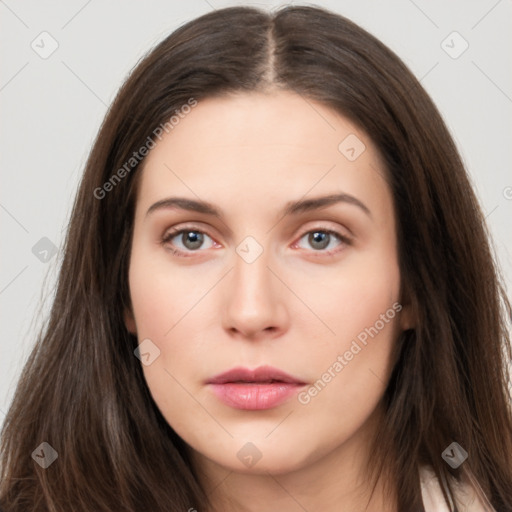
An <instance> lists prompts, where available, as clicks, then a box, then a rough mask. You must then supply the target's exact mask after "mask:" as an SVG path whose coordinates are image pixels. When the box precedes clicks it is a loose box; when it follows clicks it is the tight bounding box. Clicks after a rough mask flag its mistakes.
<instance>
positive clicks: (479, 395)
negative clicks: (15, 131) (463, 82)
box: [0, 7, 512, 512]
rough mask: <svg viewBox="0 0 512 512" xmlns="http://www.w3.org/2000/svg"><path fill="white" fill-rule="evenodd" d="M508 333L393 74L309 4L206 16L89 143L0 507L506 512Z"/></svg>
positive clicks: (511, 458) (450, 165) (391, 58)
mask: <svg viewBox="0 0 512 512" xmlns="http://www.w3.org/2000/svg"><path fill="white" fill-rule="evenodd" d="M507 315H508V316H509V315H510V306H509V304H508V303H507V300H506V297H505V294H504V293H503V291H502V288H501V285H500V282H499V280H498V273H497V270H496V268H495V264H494V263H493V258H492V254H491V252H490V250H489V244H488V240H487V232H486V229H485V226H484V221H483V216H482V214H481V211H480V209H479V206H478V203H477V201H476V198H475V195H474V193H473V191H472V189H471V187H470V184H469V182H468V178H467V175H466V173H465V171H464V168H463V165H462V163H461V160H460V158H459V156H458V154H457V151H456V149H455V146H454V144H453V142H452V139H451V138H450V135H449V133H448V131H447V129H446V127H445V125H444V123H443V121H442V119H441V117H440V115H439V113H438V112H437V110H436V108H435V106H434V105H433V104H432V102H431V100H430V99H429V98H428V96H427V95H426V93H425V91H424V90H423V89H422V87H421V86H420V84H419V83H418V81H417V80H416V79H415V78H414V77H413V76H412V74H411V73H410V72H409V71H408V70H407V69H406V67H405V66H404V64H403V63H402V62H401V61H400V60H399V59H398V57H397V56H396V55H394V54H393V53H392V52H391V51H390V50H389V49H387V48H386V47H385V46H384V45H383V44H382V43H380V42H379V41H378V40H376V39H375V38H374V37H372V36H371V35H369V34H368V33H366V32H365V31H364V30H362V29H361V28H359V27H357V26H356V25H354V24H353V23H351V22H350V21H348V20H346V19H345V18H343V17H341V16H338V15H335V14H332V13H330V12H328V11H326V10H322V9H319V8H313V7H286V8H282V9H281V10H279V11H277V12H276V13H274V14H269V13H266V12H263V11H259V10H256V9H252V8H242V7H238V8H230V9H223V10H218V11H216V12H214V13H211V14H208V15H206V16H202V17H201V18H198V19H196V20H194V21H192V22H190V23H188V24H187V25H185V26H183V27H181V28H180V29H178V30H177V31H176V32H174V33H173V34H172V35H171V36H169V37H168V38H167V39H166V40H164V41H163V42H162V43H161V44H160V45H158V46H157V47H156V48H155V49H154V50H153V51H152V52H151V53H150V54H149V55H148V56H147V57H146V58H145V59H144V60H143V61H142V62H141V63H140V64H139V65H138V66H137V67H136V69H135V70H134V71H133V73H132V74H131V76H130V77H129V78H128V80H127V82H126V83H125V84H124V86H123V87H122V89H121V91H120V92H119V94H118V96H117V98H116V100H115V101H114V104H113V106H112V108H111V109H110V111H109V113H108V115H107V117H106V119H105V122H104V124H103V126H102V128H101V130H100V133H99V135H98V138H97V140H96V143H95V145H94V147H93V150H92V152H91V155H90V158H89V161H88V163H87V168H86V170H85V173H84V177H83V180H82V183H81V186H80V190H79V192H78V196H77V199H76V202H75V206H74V211H73V214H72V219H71V222H70V226H69V232H68V237H67V241H66V249H65V257H64V261H63V265H62V269H61V271H60V278H59V284H58V289H57V293H56V296H55V302H54V306H53V309H52V313H51V317H50V321H49V324H48V326H47V328H46V330H45V332H44V333H43V334H42V336H41V337H40V339H39V340H38V343H37V345H36V348H35V349H34V351H33V353H32V355H31V357H30V358H29V361H28V362H27V364H26V367H25V369H24V373H23V375H22V378H21V380H20V382H19V385H18V388H17V391H16V394H15V397H14V401H13V403H12V405H11V407H10V410H9V413H8V415H7V418H6V420H5V426H4V429H3V432H2V482H1V484H0V504H1V506H2V507H3V509H4V510H5V511H6V512H11V511H21V510H23V511H27V510H84V511H85V510H94V511H107V510H123V511H138V510H154V511H157V510H176V511H178V510H188V511H193V510H197V511H208V512H210V511H231V510H248V511H253V510H258V511H259V510H280V511H292V510H324V511H331V510H336V511H339V510H347V511H348V510H350V511H358V510H361V511H363V510H366V511H367V512H374V511H379V512H384V511H386V512H387V511H389V512H391V511H395V512H396V511H404V512H405V511H407V512H410V511H433V510H436V511H441V510H479V511H480V510H493V509H494V510H496V511H499V512H502V511H508V510H512V485H511V484H512V415H511V407H510V398H511V397H510V394H509V390H508V385H509V383H510V379H509V375H508V367H507V361H510V358H511V350H510V344H509V338H508V334H507V324H506V322H507ZM30 455H31V458H30V457H29V456H30Z"/></svg>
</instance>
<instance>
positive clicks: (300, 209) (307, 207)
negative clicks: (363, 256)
mask: <svg viewBox="0 0 512 512" xmlns="http://www.w3.org/2000/svg"><path fill="white" fill-rule="evenodd" d="M337 203H346V204H350V205H353V206H356V207H358V208H359V209H361V210H362V211H363V212H364V213H366V215H368V216H369V217H371V216H372V214H371V211H370V209H369V208H368V207H367V206H366V205H365V204H364V203H362V202H361V201H360V200H359V199H357V198H356V197H354V196H352V195H350V194H345V193H341V194H331V195H328V196H322V197H316V198H313V199H300V200H299V201H290V202H288V203H286V205H285V207H284V209H283V212H282V216H283V217H285V216H287V215H298V214H301V213H306V212H310V211H314V210H320V209H321V208H327V207H328V206H332V205H334V204H337ZM171 208H178V209H180V210H187V211H192V212H196V213H203V214H206V215H212V216H214V217H217V218H219V219H222V215H221V213H220V211H219V210H218V209H217V208H216V207H215V206H214V205H212V204H211V203H209V202H207V201H201V200H196V199H187V198H184V197H168V198H165V199H162V200H160V201H157V202H156V203H154V204H152V205H151V206H150V207H149V209H148V211H147V212H146V216H148V215H149V214H150V213H152V212H154V211H156V210H161V209H171Z"/></svg>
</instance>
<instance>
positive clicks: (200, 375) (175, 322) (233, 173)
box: [126, 92, 408, 474]
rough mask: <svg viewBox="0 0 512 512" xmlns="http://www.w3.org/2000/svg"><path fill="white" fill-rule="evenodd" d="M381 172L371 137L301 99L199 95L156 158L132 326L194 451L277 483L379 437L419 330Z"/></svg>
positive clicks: (136, 255)
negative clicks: (404, 294) (384, 407)
mask: <svg viewBox="0 0 512 512" xmlns="http://www.w3.org/2000/svg"><path fill="white" fill-rule="evenodd" d="M384 174H385V172H384V168H383V165H382V163H381V161H380V159H379V155H378V154H377V152H376V149H375V147H374V145H373V144H372V141H371V140H369V138H368V137H367V136H366V135H365V133H363V132H361V131H360V130H359V129H357V128H356V127H355V126H354V125H353V124H351V123H350V122H349V121H348V120H347V119H345V118H343V117H341V116H339V115H338V114H336V113H335V112H334V111H333V110H331V109H329V108H327V107H325V106H323V105H321V104H318V103H316V102H314V101H311V100H307V101H306V100H305V99H304V98H302V97H301V96H299V95H295V94H293V93H291V92H276V93H272V94H270V95H264V94H260V93H251V94H240V95H236V96H230V97H226V98H215V99H207V100H203V101H200V102H199V103H198V105H197V106H196V107H195V108H193V109H191V112H190V113H188V114H187V115H186V116H183V118H182V119H180V121H179V123H178V124H177V125H175V126H174V129H173V130H172V131H170V133H169V134H168V135H166V136H165V137H164V138H162V140H161V141H159V142H157V144H156V147H154V149H152V150H151V152H150V154H149V155H148V157H147V158H146V161H145V165H144V170H143V174H142V180H141V182H140V188H139V191H138V198H137V207H136V213H135V227H134V235H133V245H132V249H131V251H132V252H131V263H130V270H129V284H130V293H131V301H132V306H133V310H132V312H127V313H126V324H127V327H128V328H129V329H130V330H131V331H132V332H134V333H136V334H137V336H138V340H139V343H141V346H140V353H141V354H142V355H141V359H142V362H143V370H144V375H145V378H146V381H147V384H148V386H149V389H150V391H151V394H152V396H153V398H154V400H155V402H156V404H157V406H158V407H159V409H160V411H161V412H162V414H163V416H164V417H165V418H166V420H167V421H168V423H169V425H170V426H171V427H172V428H173V429H174V430H175V431H176V432H177V433H178V434H179V436H181V438H183V439H184V440H185V441H186V443H187V444H188V445H189V446H190V447H191V448H192V449H193V453H194V454H195V455H196V456H197V457H199V458H203V460H204V461H206V460H207V459H208V460H209V461H210V463H214V464H217V465H220V466H223V467H225V468H227V469H230V470H234V471H241V472H264V471H269V472H272V473H274V474H277V473H284V472H288V471H292V470H295V469H299V468H302V467H305V466H306V465H307V464H311V463H313V462H315V461H317V460H319V459H321V458H322V457H324V456H326V455H328V454H330V453H332V452H333V451H335V450H338V449H342V448H343V446H346V445H348V444H349V442H351V440H354V439H358V438H362V437H361V436H363V434H364V435H367V434H368V435H369V431H370V430H369V428H368V426H369V425H373V422H371V421H370V420H371V419H372V418H374V417H375V415H374V414H372V413H374V412H376V411H377V410H378V409H377V405H378V403H379V401H380V399H381V397H382V395H383V392H384V390H385V387H386V383H387V381H388V377H389V374H390V370H391V363H392V361H391V351H392V347H393V344H394V342H395V340H396V338H397V335H398V334H399V332H400V331H402V330H403V329H405V328H407V327H408V318H407V315H408V312H407V308H406V307H405V306H404V307H403V306H402V304H400V296H399V290H400V274H399V267H398V261H397V247H396V246H397V241H396V235H395V219H394V215H393V205H392V196H391V193H390V190H389V188H388V185H387V184H386V182H385V180H384ZM182 231H183V232H182ZM262 367H266V368H262ZM269 367H270V368H269ZM232 369H237V370H244V369H245V373H244V372H243V371H241V372H238V373H236V372H235V373H232V374H231V375H227V376H224V377H222V376H221V377H220V378H218V379H217V380H216V383H212V382H211V381H212V380H214V379H215V378H216V377H218V376H219V375H221V374H223V373H225V372H227V371H229V370H232ZM257 369H259V370H257ZM253 370H257V371H253ZM285 374H286V375H285Z"/></svg>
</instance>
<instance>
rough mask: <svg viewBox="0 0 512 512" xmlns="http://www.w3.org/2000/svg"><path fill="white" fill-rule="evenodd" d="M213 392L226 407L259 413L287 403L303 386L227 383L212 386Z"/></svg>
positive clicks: (286, 383)
mask: <svg viewBox="0 0 512 512" xmlns="http://www.w3.org/2000/svg"><path fill="white" fill-rule="evenodd" d="M210 386H211V387H212V390H213V392H214V393H215V394H216V395H217V397H218V398H219V399H220V400H222V401H223V402H224V403H225V404H226V405H229V406H231V407H234V408H235V409H246V410H252V411H259V410H263V409H271V408H272V407H277V406H278V405H280V404H282V403H283V402H285V401H286V400H287V399H288V398H289V397H290V396H291V395H293V394H294V393H296V392H297V390H298V389H299V388H300V387H302V386H303V384H298V383H290V382H273V383H268V384H263V383H262V384H257V383H254V384H250V383H236V382H226V383H225V384H210Z"/></svg>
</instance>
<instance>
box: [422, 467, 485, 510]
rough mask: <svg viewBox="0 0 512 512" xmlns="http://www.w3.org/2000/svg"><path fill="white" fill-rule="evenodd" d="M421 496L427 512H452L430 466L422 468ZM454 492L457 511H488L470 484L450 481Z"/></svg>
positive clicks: (451, 505)
mask: <svg viewBox="0 0 512 512" xmlns="http://www.w3.org/2000/svg"><path fill="white" fill-rule="evenodd" d="M420 483H421V496H422V500H423V505H424V507H425V512H450V510H452V509H453V501H452V500H450V508H449V507H448V506H447V504H446V501H445V499H444V497H443V491H442V489H441V485H440V483H439V480H438V478H437V477H436V475H435V473H434V471H433V470H432V468H431V467H430V466H423V467H422V468H420ZM450 484H451V486H452V488H453V490H454V494H455V500H456V505H457V510H459V511H460V512H486V511H487V510H488V509H487V508H485V505H483V504H482V502H481V501H480V500H479V498H478V495H477V493H476V491H475V489H474V488H473V487H472V486H471V485H469V484H462V483H460V482H458V481H457V480H455V479H452V480H450Z"/></svg>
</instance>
